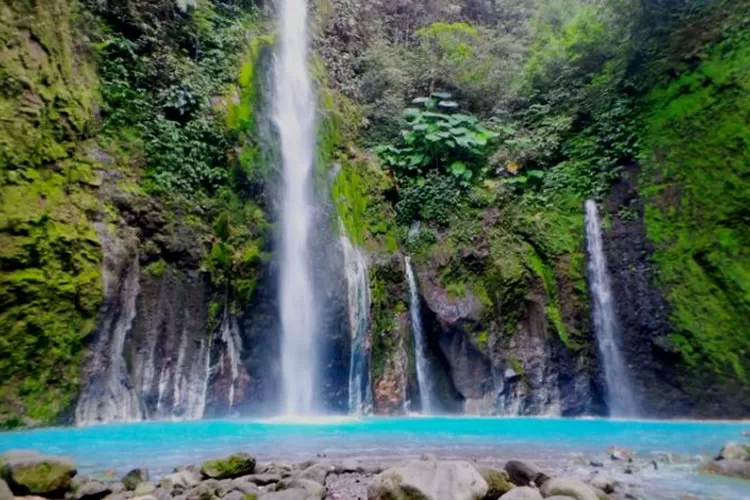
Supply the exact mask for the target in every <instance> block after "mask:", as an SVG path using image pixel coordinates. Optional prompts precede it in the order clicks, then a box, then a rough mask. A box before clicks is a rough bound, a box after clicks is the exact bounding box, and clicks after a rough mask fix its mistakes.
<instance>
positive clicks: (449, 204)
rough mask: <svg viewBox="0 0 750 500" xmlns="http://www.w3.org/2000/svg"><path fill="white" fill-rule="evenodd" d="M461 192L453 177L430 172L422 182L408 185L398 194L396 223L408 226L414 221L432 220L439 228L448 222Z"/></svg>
mask: <svg viewBox="0 0 750 500" xmlns="http://www.w3.org/2000/svg"><path fill="white" fill-rule="evenodd" d="M460 194H461V190H460V188H459V184H458V182H456V180H455V178H453V177H445V176H441V175H440V174H438V173H437V172H433V173H430V174H428V175H427V176H426V178H425V179H424V181H423V182H416V183H413V184H407V185H406V187H404V188H403V189H401V191H399V201H398V202H397V203H396V220H397V221H398V223H399V224H401V225H404V226H406V225H409V224H410V223H411V222H412V221H414V220H425V221H431V222H434V223H435V224H437V225H438V226H445V225H446V224H447V223H448V218H449V216H450V213H451V212H452V211H453V210H455V208H456V206H457V205H458V203H459V200H460Z"/></svg>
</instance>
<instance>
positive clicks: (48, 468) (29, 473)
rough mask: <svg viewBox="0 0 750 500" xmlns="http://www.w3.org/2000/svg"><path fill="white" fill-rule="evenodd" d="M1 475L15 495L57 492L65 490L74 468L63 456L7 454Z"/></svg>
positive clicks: (59, 493) (0, 470)
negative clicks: (16, 455)
mask: <svg viewBox="0 0 750 500" xmlns="http://www.w3.org/2000/svg"><path fill="white" fill-rule="evenodd" d="M3 461H4V463H3V465H2V469H0V477H2V479H4V480H5V481H6V482H7V483H8V486H9V487H10V490H11V491H12V492H13V493H14V494H15V495H16V496H24V495H39V496H48V497H49V496H56V495H62V494H63V493H65V492H66V491H67V490H68V489H69V488H70V484H71V480H72V479H73V476H75V474H76V468H75V465H74V463H73V461H72V460H70V459H68V458H65V457H50V456H43V455H36V456H34V455H29V456H19V457H15V456H12V455H6V458H5V459H4V460H3Z"/></svg>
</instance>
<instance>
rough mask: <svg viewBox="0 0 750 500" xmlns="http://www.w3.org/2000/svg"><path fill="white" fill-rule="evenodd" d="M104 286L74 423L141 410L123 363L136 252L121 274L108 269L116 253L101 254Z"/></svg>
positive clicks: (133, 417)
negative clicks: (84, 387) (87, 374)
mask: <svg viewBox="0 0 750 500" xmlns="http://www.w3.org/2000/svg"><path fill="white" fill-rule="evenodd" d="M104 258H105V262H104V264H105V265H104V272H103V277H104V290H105V296H106V297H107V301H108V303H107V304H106V305H105V308H104V310H103V313H102V319H101V322H100V324H99V326H98V327H97V330H98V333H97V336H98V338H97V341H96V344H95V345H94V348H93V353H92V354H93V359H92V360H91V362H90V364H89V370H91V372H92V377H91V382H90V384H89V387H88V389H87V390H84V391H82V392H81V395H80V397H79V399H78V404H77V405H76V409H75V422H76V425H89V424H94V423H97V422H132V421H137V420H141V419H142V418H143V412H142V411H141V403H140V400H139V398H138V393H137V392H136V390H135V387H134V385H133V384H132V382H131V381H130V377H129V375H128V368H127V365H126V363H125V355H124V349H125V339H126V338H127V335H128V332H130V329H131V327H132V325H133V319H135V314H136V299H137V297H138V274H139V272H140V266H139V264H138V254H137V253H136V254H135V258H134V260H133V263H132V264H130V266H128V267H127V273H126V275H125V276H124V277H121V276H118V275H117V274H115V273H112V272H110V269H116V268H117V263H116V261H117V258H118V256H117V255H110V252H105V254H104Z"/></svg>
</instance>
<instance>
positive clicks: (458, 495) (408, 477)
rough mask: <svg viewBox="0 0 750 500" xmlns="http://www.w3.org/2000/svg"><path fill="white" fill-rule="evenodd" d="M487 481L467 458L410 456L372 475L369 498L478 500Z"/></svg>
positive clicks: (485, 488)
mask: <svg viewBox="0 0 750 500" xmlns="http://www.w3.org/2000/svg"><path fill="white" fill-rule="evenodd" d="M487 490H488V486H487V482H486V481H485V480H484V478H482V476H481V475H480V474H479V472H477V470H476V469H475V468H474V467H473V466H472V465H471V464H470V463H468V462H463V461H455V462H449V461H445V462H439V461H436V460H412V461H410V462H407V463H406V464H403V465H399V466H396V467H391V468H390V469H387V470H385V471H384V472H381V473H380V474H378V475H377V476H375V477H374V478H373V479H372V483H371V484H370V486H369V487H368V489H367V498H368V499H369V500H390V499H393V498H397V499H398V498H409V496H411V497H415V498H424V500H480V499H483V498H484V497H485V495H487Z"/></svg>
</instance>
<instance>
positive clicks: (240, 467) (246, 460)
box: [201, 453, 255, 479]
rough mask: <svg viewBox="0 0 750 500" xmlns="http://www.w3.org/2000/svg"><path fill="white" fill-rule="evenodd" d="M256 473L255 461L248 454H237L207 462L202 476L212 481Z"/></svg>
mask: <svg viewBox="0 0 750 500" xmlns="http://www.w3.org/2000/svg"><path fill="white" fill-rule="evenodd" d="M253 472H255V459H254V458H253V457H251V456H250V455H248V454H247V453H235V454H234V455H230V456H228V457H226V458H217V459H215V460H206V461H205V462H203V464H202V465H201V474H203V476H204V477H207V478H211V479H234V478H237V477H241V476H247V475H249V474H252V473H253Z"/></svg>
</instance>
